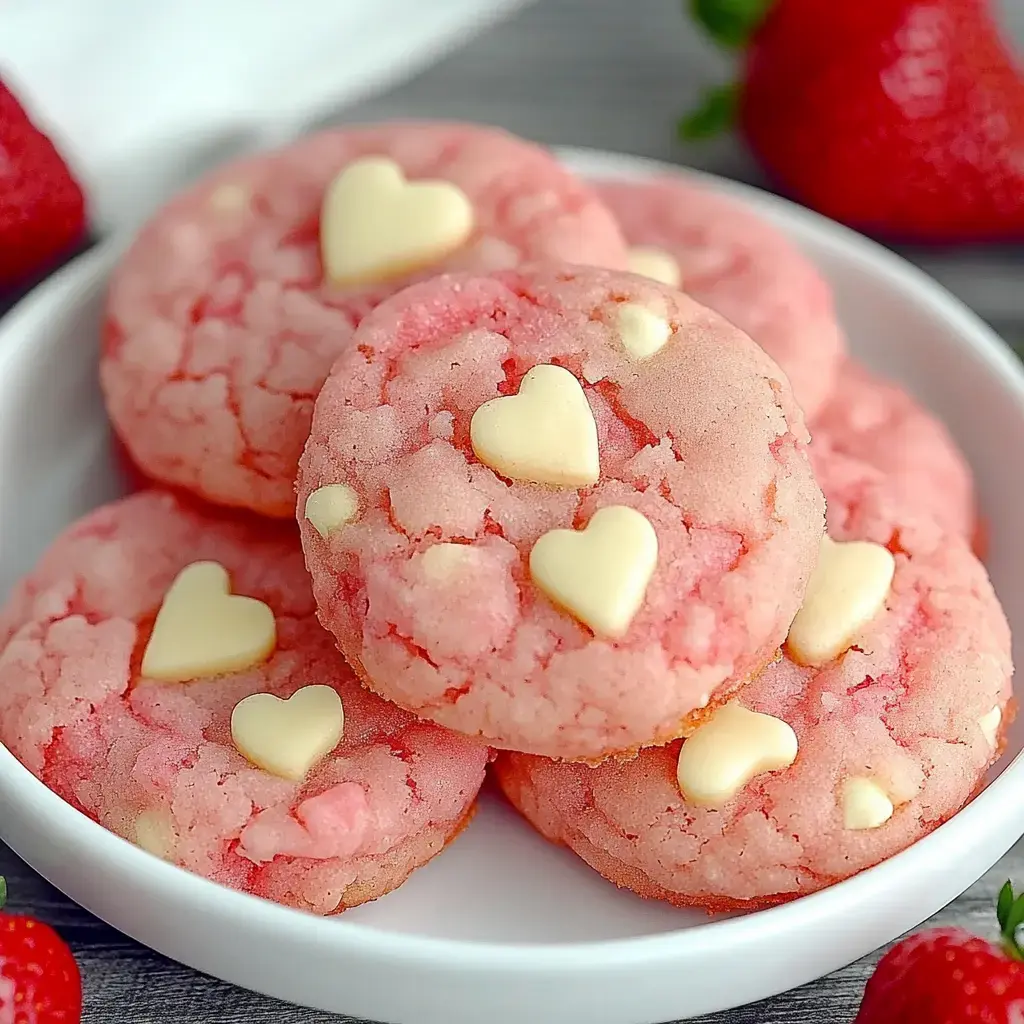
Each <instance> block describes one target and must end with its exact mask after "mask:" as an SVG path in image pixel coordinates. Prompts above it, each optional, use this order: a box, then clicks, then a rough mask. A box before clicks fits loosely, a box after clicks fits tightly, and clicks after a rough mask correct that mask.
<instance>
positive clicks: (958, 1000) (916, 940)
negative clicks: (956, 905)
mask: <svg viewBox="0 0 1024 1024" xmlns="http://www.w3.org/2000/svg"><path fill="white" fill-rule="evenodd" d="M996 910H997V917H998V918H999V927H1000V930H1001V943H1000V945H998V946H996V945H993V944H992V943H991V942H986V941H985V940H984V939H980V938H978V937H977V936H976V935H972V934H971V933H970V932H967V931H964V930H963V929H962V928H933V929H931V930H930V931H924V932H920V933H919V934H917V935H912V936H910V938H908V939H904V940H903V941H902V942H899V943H897V944H896V945H895V946H893V948H892V949H890V950H889V952H888V953H886V954H885V956H884V957H882V959H881V961H879V964H878V967H876V968H875V973H874V974H873V975H872V976H871V978H870V979H869V980H868V984H867V988H866V989H865V990H864V1001H863V1002H862V1003H861V1006H860V1012H859V1013H858V1014H857V1018H856V1021H855V1022H854V1024H960V1022H961V1021H963V1022H964V1024H966V1022H967V1021H977V1022H978V1024H1019V1022H1021V1021H1024V962H1022V961H1024V952H1022V950H1021V947H1020V945H1019V944H1018V942H1017V932H1018V930H1019V929H1020V926H1021V923H1022V922H1024V896H1018V897H1016V898H1015V897H1014V894H1013V888H1012V886H1011V885H1010V883H1009V882H1007V883H1006V885H1004V886H1003V888H1002V891H1001V892H1000V893H999V903H998V906H997V908H996Z"/></svg>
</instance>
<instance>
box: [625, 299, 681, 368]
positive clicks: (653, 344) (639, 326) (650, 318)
mask: <svg viewBox="0 0 1024 1024" xmlns="http://www.w3.org/2000/svg"><path fill="white" fill-rule="evenodd" d="M615 320H616V324H617V326H618V331H619V337H620V338H621V339H622V347H623V348H624V349H625V350H626V351H627V352H628V353H629V354H630V356H632V357H633V358H634V359H636V360H639V361H643V360H644V359H650V358H651V356H653V355H654V354H655V353H657V352H660V351H661V349H663V348H664V347H665V342H667V341H668V339H669V338H671V337H672V326H671V324H669V322H668V321H667V320H666V319H665V318H664V317H663V316H658V314H657V313H652V312H651V310H649V309H648V308H647V307H646V306H641V305H639V304H638V303H636V302H624V303H622V305H620V306H619V307H618V308H617V309H616V311H615Z"/></svg>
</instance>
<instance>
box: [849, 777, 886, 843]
mask: <svg viewBox="0 0 1024 1024" xmlns="http://www.w3.org/2000/svg"><path fill="white" fill-rule="evenodd" d="M892 812H893V806H892V801H891V800H890V799H889V796H888V794H887V793H886V792H885V790H884V789H882V787H881V786H879V784H878V783H877V782H875V780H874V779H869V778H866V777H865V776H863V775H856V776H854V777H852V778H849V779H847V780H846V781H845V782H844V783H843V828H847V829H850V830H851V831H860V830H863V829H870V828H878V826H879V825H884V824H885V823H886V822H887V821H888V820H889V819H890V818H891V817H892Z"/></svg>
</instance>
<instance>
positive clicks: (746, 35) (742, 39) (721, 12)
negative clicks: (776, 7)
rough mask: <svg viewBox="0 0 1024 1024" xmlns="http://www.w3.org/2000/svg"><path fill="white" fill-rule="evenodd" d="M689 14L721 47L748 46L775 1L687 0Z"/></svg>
mask: <svg viewBox="0 0 1024 1024" xmlns="http://www.w3.org/2000/svg"><path fill="white" fill-rule="evenodd" d="M687 2H688V4H689V7H690V15H691V17H693V19H694V20H695V21H696V22H697V23H698V24H699V25H700V26H701V27H702V28H703V29H704V31H705V32H707V34H708V35H709V36H711V38H712V39H714V41H715V42H716V43H718V45H719V46H724V47H726V48H728V49H730V50H735V49H739V48H740V47H742V46H745V45H746V44H747V43H748V42H749V41H750V37H751V36H752V35H753V34H754V33H755V32H756V31H757V29H758V28H759V27H760V25H761V22H762V21H764V17H765V15H766V14H767V13H768V10H769V8H770V7H771V6H772V3H773V2H774V0H687Z"/></svg>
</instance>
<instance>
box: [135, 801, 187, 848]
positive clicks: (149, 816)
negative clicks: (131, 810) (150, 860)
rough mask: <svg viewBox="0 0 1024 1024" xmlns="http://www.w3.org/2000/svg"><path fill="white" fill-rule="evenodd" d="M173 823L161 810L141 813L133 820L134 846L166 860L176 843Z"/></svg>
mask: <svg viewBox="0 0 1024 1024" xmlns="http://www.w3.org/2000/svg"><path fill="white" fill-rule="evenodd" d="M177 838H178V837H177V835H176V834H175V831H174V822H173V821H172V820H171V816H170V815H169V814H168V813H167V812H166V811H163V810H156V809H154V810H149V811H143V812H142V813H141V814H140V815H139V816H138V817H137V818H136V819H135V845H136V846H141V847H142V849H143V850H145V851H146V853H151V854H153V856H154V857H162V858H164V859H167V858H168V857H169V856H170V855H171V853H172V851H173V850H174V844H175V842H176V841H177Z"/></svg>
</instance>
